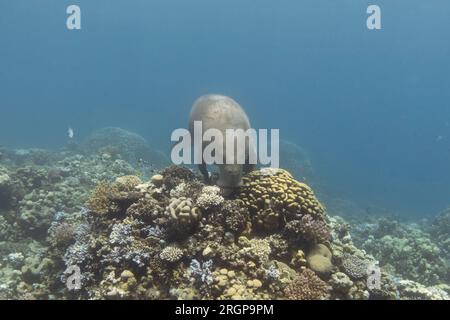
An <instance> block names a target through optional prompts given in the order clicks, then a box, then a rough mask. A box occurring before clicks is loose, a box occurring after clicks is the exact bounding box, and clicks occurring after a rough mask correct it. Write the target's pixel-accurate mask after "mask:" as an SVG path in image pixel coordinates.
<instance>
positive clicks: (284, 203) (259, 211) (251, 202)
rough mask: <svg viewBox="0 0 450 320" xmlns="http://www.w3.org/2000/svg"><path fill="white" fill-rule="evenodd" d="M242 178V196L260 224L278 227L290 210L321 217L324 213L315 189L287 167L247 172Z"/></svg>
mask: <svg viewBox="0 0 450 320" xmlns="http://www.w3.org/2000/svg"><path fill="white" fill-rule="evenodd" d="M243 181H244V186H243V187H242V188H241V192H240V194H239V198H240V199H241V200H242V201H244V203H245V204H246V205H247V206H248V208H249V209H250V211H251V212H252V214H253V216H254V221H253V222H254V224H255V226H256V227H257V228H260V229H263V230H274V229H278V228H279V227H281V226H282V225H283V224H284V222H285V219H286V216H287V215H289V214H292V215H304V214H310V215H312V216H315V217H320V218H322V217H323V216H324V214H325V209H324V207H323V206H322V204H321V203H320V202H319V201H318V200H317V198H316V197H315V195H314V192H313V190H312V189H311V188H310V187H309V186H308V185H306V184H304V183H302V182H299V181H297V180H295V179H294V178H293V177H292V175H291V174H290V173H289V172H287V171H286V170H283V169H272V168H266V169H261V170H256V171H253V172H251V173H250V174H248V175H247V176H245V177H244V179H243Z"/></svg>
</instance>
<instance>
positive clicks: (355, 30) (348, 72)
mask: <svg viewBox="0 0 450 320" xmlns="http://www.w3.org/2000/svg"><path fill="white" fill-rule="evenodd" d="M70 4H77V5H79V6H80V7H81V12H82V29H81V30H73V31H69V30H68V29H67V28H66V18H67V15H66V12H65V11H66V8H67V6H68V5H70ZM369 4H377V5H379V6H380V7H381V10H382V30H377V31H369V30H368V29H367V28H366V17H367V14H366V8H367V6H368V5H369ZM449 17H450V2H448V1H444V0H441V1H439V0H436V1H422V0H397V1H381V0H373V1H354V0H340V1H325V0H308V1H299V0H295V1H294V0H289V1H288V0H280V1H273V0H272V1H268V0H258V1H255V0H226V1H225V0H220V1H219V0H215V1H211V0H189V1H186V0H158V1H157V0H152V1H145V0H133V1H125V0H114V1H112V0H96V1H88V0H84V1H75V0H73V1H62V0H51V1H50V0H41V1H23V0H14V1H12V0H10V1H8V0H1V2H0V40H1V43H0V108H1V109H0V110H1V116H0V144H4V145H7V146H10V147H50V148H55V149H56V148H61V147H62V146H64V144H65V143H66V141H67V134H66V130H67V127H68V126H69V125H70V126H72V127H73V128H74V130H75V139H78V140H82V139H83V138H84V137H85V136H86V135H88V134H89V133H90V132H91V131H92V130H94V129H97V128H100V127H103V126H119V127H122V128H125V129H129V130H131V131H134V132H138V133H140V134H141V135H143V136H144V137H145V138H146V139H147V140H148V141H149V142H150V143H151V144H152V145H154V146H155V147H158V148H163V149H168V146H169V145H170V133H171V131H172V130H173V129H174V128H178V127H185V126H186V122H187V117H188V112H189V109H190V106H191V104H192V102H193V101H194V100H195V99H196V98H197V97H198V96H200V95H202V94H205V93H210V92H214V93H222V94H226V95H230V96H232V97H233V98H235V99H236V100H237V101H238V102H240V103H241V104H242V105H243V106H244V108H246V110H247V111H248V113H249V115H250V117H251V120H252V123H253V125H254V126H255V127H258V128H279V129H280V130H281V138H284V139H287V140H291V141H293V142H296V143H297V144H299V145H301V146H302V147H304V148H306V149H307V150H308V151H309V152H310V155H311V157H312V159H313V166H314V170H315V172H317V173H318V174H319V175H320V178H321V181H325V183H326V185H327V188H329V189H330V190H331V191H332V192H334V193H335V194H336V195H342V196H345V197H349V198H351V199H353V200H354V201H357V202H359V203H362V204H367V205H368V204H373V203H375V204H377V205H379V206H383V207H387V208H389V209H390V210H393V211H398V212H400V213H402V214H405V215H411V216H413V215H428V214H434V213H436V212H437V211H439V210H441V209H443V208H444V207H446V206H447V205H448V204H449V202H450V200H449V190H450V170H449V163H450V105H449V103H450V102H449V101H450V41H449V31H450V19H449ZM439 136H440V138H438V137H439Z"/></svg>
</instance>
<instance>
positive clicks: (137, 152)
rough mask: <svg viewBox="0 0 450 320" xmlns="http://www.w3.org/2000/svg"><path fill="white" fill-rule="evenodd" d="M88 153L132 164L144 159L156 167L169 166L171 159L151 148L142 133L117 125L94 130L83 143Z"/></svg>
mask: <svg viewBox="0 0 450 320" xmlns="http://www.w3.org/2000/svg"><path fill="white" fill-rule="evenodd" d="M82 147H83V149H84V150H86V152H88V153H98V154H100V155H102V156H103V157H104V158H113V159H114V158H115V157H116V158H117V157H118V156H119V155H120V157H121V158H122V159H124V160H125V161H127V162H130V163H132V164H137V163H139V162H140V161H142V160H145V161H147V162H149V163H151V164H152V165H153V166H154V167H156V168H162V167H164V166H167V165H168V164H169V163H170V161H169V159H168V158H167V157H166V156H165V155H164V154H163V153H162V152H159V151H154V149H152V148H150V146H149V145H148V143H147V141H146V140H145V139H144V138H143V137H141V136H140V135H138V134H136V133H133V132H129V131H126V130H124V129H121V128H117V127H107V128H102V129H99V130H96V131H94V132H93V133H92V134H91V135H90V136H89V137H88V138H87V139H86V140H85V141H84V143H83V145H82Z"/></svg>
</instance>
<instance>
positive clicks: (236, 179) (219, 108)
mask: <svg viewBox="0 0 450 320" xmlns="http://www.w3.org/2000/svg"><path fill="white" fill-rule="evenodd" d="M194 121H201V122H202V129H203V133H204V132H205V131H206V130H208V129H217V130H219V131H220V132H221V133H222V136H223V150H221V152H222V154H221V155H220V157H223V164H217V167H218V169H219V178H218V180H217V181H216V184H217V185H218V186H220V187H222V188H235V187H239V186H240V185H242V176H243V174H245V173H248V172H250V171H252V170H253V169H254V167H255V164H250V163H249V155H250V153H251V152H252V153H253V155H255V154H256V153H255V149H254V145H253V144H251V143H250V142H249V139H247V138H246V143H245V158H246V159H245V164H238V163H237V161H236V152H235V154H234V157H235V159H234V162H233V163H225V155H226V129H243V130H244V131H246V130H248V129H250V128H251V127H250V121H249V119H248V116H247V114H246V113H245V111H244V109H243V108H242V107H241V106H240V105H239V104H238V103H237V102H236V101H234V100H233V99H232V98H230V97H227V96H223V95H217V94H209V95H204V96H201V97H200V98H198V99H197V100H196V101H195V102H194V105H193V106H192V110H191V114H190V117H189V132H190V133H191V135H193V134H194ZM203 133H202V134H203ZM208 143H209V142H203V144H202V152H203V150H204V149H205V146H206V145H208ZM235 151H236V148H235ZM199 169H200V172H201V173H202V175H203V177H204V178H205V180H206V181H207V182H210V178H209V173H208V171H207V169H206V164H205V163H204V162H203V161H202V163H201V164H199Z"/></svg>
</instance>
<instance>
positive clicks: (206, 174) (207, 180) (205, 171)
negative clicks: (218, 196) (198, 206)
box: [198, 162, 211, 184]
mask: <svg viewBox="0 0 450 320" xmlns="http://www.w3.org/2000/svg"><path fill="white" fill-rule="evenodd" d="M198 169H199V170H200V172H201V174H202V175H203V179H204V180H205V183H206V184H211V177H210V176H209V172H208V169H207V168H206V163H204V162H203V163H202V164H199V165H198Z"/></svg>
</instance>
